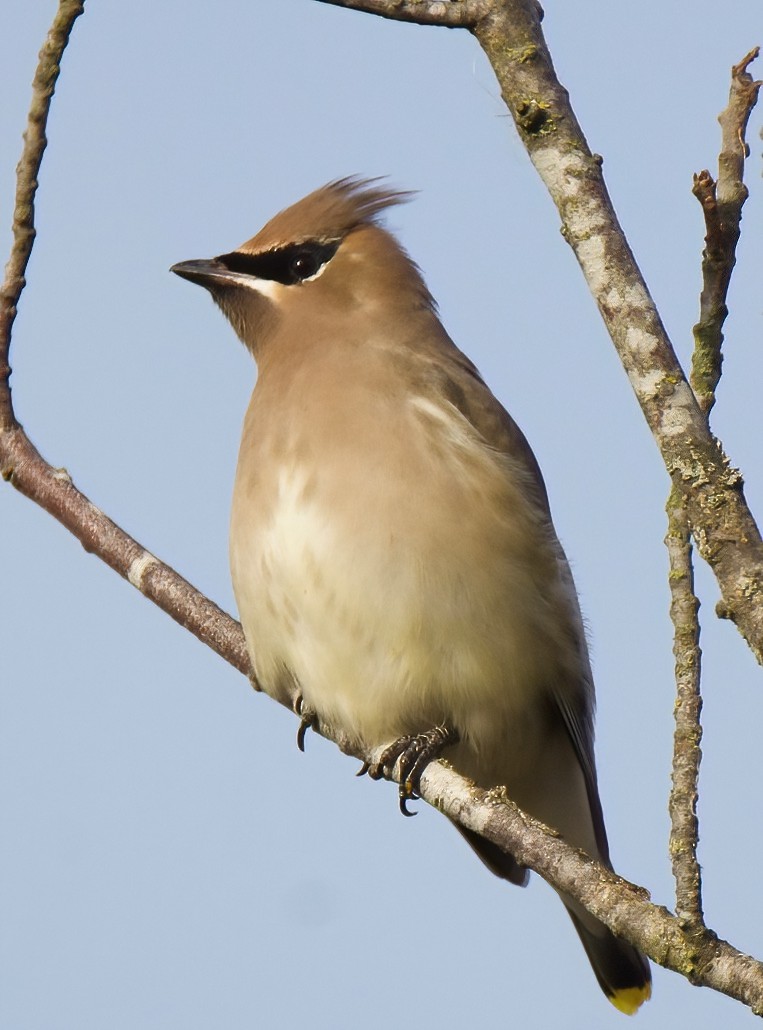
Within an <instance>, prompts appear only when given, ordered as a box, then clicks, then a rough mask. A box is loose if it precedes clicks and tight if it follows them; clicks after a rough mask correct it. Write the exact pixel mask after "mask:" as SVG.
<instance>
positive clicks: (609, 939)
mask: <svg viewBox="0 0 763 1030" xmlns="http://www.w3.org/2000/svg"><path fill="white" fill-rule="evenodd" d="M407 196H408V195H407V194H404V193H399V192H395V191H392V190H389V189H384V188H380V187H379V186H378V184H377V180H363V179H357V178H346V179H340V180H338V181H336V182H332V183H329V184H328V185H327V186H324V187H323V188H322V189H319V190H316V191H315V192H314V193H311V194H310V195H309V196H307V197H305V198H304V199H303V200H300V201H299V202H298V203H296V204H294V205H293V206H292V207H289V208H287V209H286V210H285V211H282V212H281V213H280V214H278V215H276V217H275V218H273V219H272V220H271V221H270V222H268V223H267V225H266V226H265V227H264V228H263V229H261V230H260V232H259V233H257V235H256V236H254V237H253V238H252V239H251V240H249V241H248V242H247V243H244V244H243V245H242V246H241V247H240V248H239V249H238V250H234V251H232V252H231V253H229V254H223V255H222V256H220V257H217V258H213V259H211V260H206V261H187V262H183V263H181V264H177V265H175V266H174V267H173V269H172V271H173V272H176V273H177V274H178V275H180V276H182V277H183V278H185V279H189V280H190V281H191V282H194V283H198V284H199V285H201V286H204V287H205V288H206V289H207V290H209V292H210V293H211V294H212V297H213V299H214V300H215V302H216V303H217V304H218V305H219V307H220V308H221V309H222V311H223V312H224V314H225V315H226V316H227V317H228V319H229V320H230V322H231V324H232V326H233V328H234V329H235V331H236V333H237V334H238V335H239V337H240V338H241V340H242V341H243V343H244V344H245V345H246V346H247V347H248V348H249V350H250V351H251V352H252V355H253V356H254V358H255V360H256V362H257V368H258V377H257V382H256V386H255V388H254V393H253V395H252V399H251V403H250V404H249V409H248V411H247V413H246V418H245V421H244V429H243V438H242V441H241V450H240V453H239V460H238V469H237V473H236V483H235V489H234V496H233V511H232V516H231V537H230V560H231V570H232V575H233V586H234V591H235V595H236V600H237V603H238V608H239V612H240V615H241V622H242V625H243V628H244V633H245V635H246V640H247V644H248V648H249V653H250V656H251V660H252V665H253V667H254V670H255V673H256V676H257V680H258V681H259V683H260V685H261V686H262V687H263V688H264V690H266V691H267V692H268V693H269V694H271V695H272V696H274V697H276V698H278V699H279V700H281V701H286V702H287V703H290V704H292V705H294V706H295V707H296V709H297V710H298V711H301V712H302V714H303V724H304V725H306V724H307V723H308V722H309V721H310V720H311V719H315V720H317V722H318V724H320V725H324V726H327V727H335V728H337V729H339V730H341V732H342V733H344V734H345V735H346V736H347V737H349V738H350V739H351V740H352V741H354V742H356V743H357V745H358V746H359V747H360V748H362V749H364V750H365V751H369V750H371V749H374V748H378V747H380V746H382V745H389V744H391V743H392V742H395V741H398V740H400V738H402V740H401V742H400V743H399V746H391V747H389V748H388V750H387V751H386V752H385V756H384V758H383V760H382V762H381V763H380V764H379V765H378V766H377V767H376V768H374V769H372V770H371V772H372V774H373V775H376V776H377V777H378V776H379V775H381V774H382V773H383V772H384V770H385V768H386V769H388V768H390V767H391V766H392V765H394V761H395V759H396V758H397V757H400V756H402V758H401V763H402V768H403V770H404V773H405V775H404V776H403V780H404V781H407V782H405V783H404V784H403V787H402V788H401V798H402V805H403V807H404V803H405V799H406V797H407V796H411V795H412V793H413V790H415V785H416V782H417V777H418V775H420V772H421V770H422V768H423V766H424V765H425V764H426V762H427V761H428V760H429V759H430V758H431V757H432V756H433V755H435V754H437V753H439V751H440V750H444V755H445V757H447V759H448V761H449V762H450V763H451V764H452V765H453V767H454V768H455V769H457V770H458V771H459V772H460V773H463V774H464V775H465V776H468V777H470V778H471V779H472V780H474V781H475V783H477V784H478V785H479V786H480V787H483V788H486V789H487V788H491V787H494V786H496V785H504V786H505V787H506V789H507V791H508V794H509V796H510V797H511V798H512V800H514V801H516V803H517V804H518V805H520V807H521V808H523V809H524V810H525V811H527V812H529V813H530V814H531V815H533V816H535V817H536V818H538V819H540V820H542V821H543V822H544V823H546V824H548V825H549V826H551V827H553V828H555V829H556V830H558V831H559V832H560V833H561V834H562V836H563V837H564V838H565V839H566V840H567V841H568V842H569V843H570V844H572V845H574V846H575V847H578V848H582V849H583V850H584V851H586V852H588V854H589V855H592V856H594V857H595V858H597V859H598V860H599V861H601V862H603V863H604V864H605V865H607V866H609V865H610V861H609V850H608V846H607V836H606V832H605V829H604V821H603V818H602V811H601V803H600V801H599V794H598V789H597V785H596V770H595V766H594V753H593V709H594V688H593V679H592V674H591V667H590V664H589V659H588V651H587V646H586V640H585V634H584V630H583V623H582V619H581V615H580V609H579V606H578V600H577V595H576V592H575V587H574V584H573V581H572V575H571V573H570V569H569V566H568V564H567V561H566V558H565V556H564V552H563V551H562V547H561V545H560V543H559V541H558V540H557V537H556V534H555V532H554V527H553V525H552V522H551V513H550V510H549V504H548V498H547V495H546V489H545V486H544V483H543V479H542V477H541V473H540V469H539V468H538V464H537V462H536V460H535V457H534V455H533V453H532V451H531V450H530V447H529V445H528V443H527V441H526V440H525V438H524V436H523V435H522V433H521V431H520V429H519V428H518V427H517V425H516V424H515V423H514V421H513V420H512V419H511V417H510V416H509V415H508V414H507V412H506V411H505V410H504V409H503V407H502V406H501V405H500V404H499V402H498V401H497V400H496V399H495V397H494V396H493V394H492V393H491V392H490V390H489V389H488V387H487V386H486V385H485V383H484V382H483V380H482V378H481V376H480V374H479V372H478V371H477V369H476V368H475V366H474V365H473V364H472V363H471V361H470V360H469V359H468V358H467V357H465V355H464V354H462V353H461V351H460V350H458V348H457V347H456V346H455V344H454V343H453V342H452V341H451V339H450V338H449V337H448V335H447V333H446V332H445V330H444V328H443V327H442V325H441V323H440V321H439V319H438V317H437V312H436V308H435V304H434V301H433V299H432V297H431V295H430V293H429V291H428V290H427V287H426V286H425V284H424V281H423V279H422V277H421V274H420V272H419V270H418V268H417V267H416V265H415V264H414V263H413V262H412V261H411V259H410V258H409V257H408V255H407V254H406V253H405V251H404V250H403V248H402V247H401V246H400V244H399V243H398V242H397V240H395V239H394V237H393V236H392V235H391V234H390V233H389V232H387V231H386V230H385V229H383V228H382V227H381V226H380V224H379V221H378V219H379V215H380V213H381V212H382V211H384V210H385V209H386V208H388V207H390V206H392V205H395V204H398V203H401V202H403V201H404V200H406V199H407ZM411 737H413V742H411V739H410V738H411ZM461 833H462V834H463V835H464V836H465V837H466V839H467V840H468V841H469V843H470V844H471V846H472V847H473V848H474V850H475V851H476V852H477V854H478V855H479V856H480V857H481V858H482V860H483V861H484V862H485V864H486V865H487V866H488V867H489V868H490V869H491V870H492V871H493V872H494V873H495V874H496V875H497V876H500V877H503V878H504V879H506V880H509V881H511V882H512V883H516V884H524V883H526V881H527V871H526V870H525V869H524V868H523V867H521V866H520V865H519V864H518V863H517V862H516V861H515V860H514V859H513V858H511V856H509V855H506V854H504V853H503V852H502V851H500V850H499V849H498V848H497V847H495V846H494V845H493V844H491V843H489V842H488V841H486V840H483V839H482V838H480V837H478V836H477V835H476V834H472V833H471V832H470V831H468V830H464V829H461ZM562 901H563V902H564V904H565V905H566V907H567V910H568V911H569V914H570V916H571V917H572V921H573V923H574V925H575V929H576V930H577V932H578V934H579V935H580V938H581V940H582V942H583V946H584V948H585V950H586V953H587V955H588V958H589V960H590V962H591V965H592V966H593V970H594V972H595V974H596V977H597V979H598V981H599V984H600V985H601V987H602V989H603V991H604V993H605V994H606V996H607V997H608V998H609V999H610V1001H611V1002H612V1003H613V1004H614V1005H615V1006H616V1007H617V1008H618V1009H620V1010H621V1011H623V1012H626V1013H632V1012H635V1011H636V1009H637V1008H638V1007H639V1005H640V1004H641V1003H642V1002H643V1001H645V1000H646V999H647V998H648V997H649V995H650V992H651V981H650V973H649V966H648V964H647V962H646V960H645V959H644V957H643V956H642V955H641V954H640V953H639V952H638V951H636V949H635V948H633V947H631V945H630V944H626V943H625V942H624V941H622V940H620V939H619V938H617V937H615V936H614V935H613V934H612V933H611V932H610V931H609V930H608V929H607V928H606V927H605V926H604V925H603V924H602V923H600V922H598V921H597V920H596V919H594V918H593V916H591V915H589V914H588V913H587V912H586V911H585V910H584V909H583V908H582V907H581V906H580V905H578V904H577V903H576V902H574V901H573V900H572V899H570V898H568V897H565V896H562Z"/></svg>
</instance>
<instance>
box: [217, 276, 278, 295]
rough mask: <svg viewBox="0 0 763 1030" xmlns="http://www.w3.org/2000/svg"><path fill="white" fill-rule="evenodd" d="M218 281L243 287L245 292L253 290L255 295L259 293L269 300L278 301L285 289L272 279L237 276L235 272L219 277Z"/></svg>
mask: <svg viewBox="0 0 763 1030" xmlns="http://www.w3.org/2000/svg"><path fill="white" fill-rule="evenodd" d="M220 279H221V280H222V281H223V282H226V283H234V284H235V285H236V286H243V287H244V289H245V290H254V291H255V293H261V294H262V296H263V297H268V298H269V299H270V300H278V299H279V298H280V297H281V296H283V290H285V289H287V287H285V286H284V285H283V283H278V282H276V281H275V280H274V279H258V278H257V277H256V276H254V275H238V274H236V273H235V272H228V273H226V274H225V275H224V276H222V275H221V276H220Z"/></svg>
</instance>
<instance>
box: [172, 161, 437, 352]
mask: <svg viewBox="0 0 763 1030" xmlns="http://www.w3.org/2000/svg"><path fill="white" fill-rule="evenodd" d="M409 197H410V194H409V193H405V192H400V191H396V190H392V189H389V188H385V187H383V186H381V185H379V180H376V179H359V178H354V177H352V178H345V179H338V180H336V181H334V182H330V183H328V184H327V185H326V186H323V187H321V188H320V189H318V190H316V191H315V192H313V193H310V194H309V195H308V196H306V197H304V198H303V199H302V200H299V201H297V203H296V204H293V205H292V206H291V207H288V208H286V209H285V210H284V211H281V212H280V213H279V214H277V215H276V216H275V217H274V218H272V219H271V220H270V221H269V222H268V223H267V224H266V225H265V226H264V227H263V228H262V229H260V231H259V232H258V233H257V234H256V235H255V236H253V237H252V238H251V239H250V240H248V241H247V242H246V243H244V244H242V245H241V246H240V247H238V248H237V249H236V250H233V251H231V252H230V253H227V254H221V255H220V256H219V257H215V258H211V259H206V260H201V261H182V262H180V263H179V264H176V265H173V266H172V269H171V271H173V272H175V273H176V274H177V275H179V276H181V277H182V278H184V279H188V280H189V281H190V282H193V283H198V284H199V285H200V286H203V287H204V288H205V289H207V290H209V292H210V293H211V294H212V297H213V298H214V300H215V302H216V303H217V304H218V305H219V307H220V308H221V309H222V311H223V312H224V314H225V315H226V317H227V318H228V319H229V321H230V323H231V325H232V326H233V328H234V329H235V331H236V333H237V334H238V336H239V337H240V338H241V340H242V341H243V342H244V344H245V345H246V346H247V347H248V348H249V349H250V350H251V351H252V353H253V354H254V356H255V358H258V359H259V357H260V356H261V355H262V354H263V352H264V350H265V348H267V346H268V344H269V342H270V340H271V339H274V338H275V337H278V338H279V341H280V343H279V346H280V345H281V344H283V341H284V340H286V341H287V342H288V340H289V338H290V333H292V334H297V335H300V336H303V335H304V334H305V333H311V334H315V333H320V332H323V331H325V332H329V333H334V334H340V335H341V336H342V337H343V338H345V339H353V331H355V332H356V335H357V336H360V335H361V334H362V332H363V329H362V326H363V325H364V324H366V320H367V319H368V318H369V317H370V318H371V319H373V320H375V324H376V325H377V327H378V328H380V329H381V328H383V326H384V323H385V322H387V320H389V319H392V318H394V317H396V315H397V316H399V315H402V316H403V317H405V312H406V311H409V310H411V309H415V308H419V309H421V308H427V309H431V308H432V303H433V302H432V298H431V296H430V294H429V292H428V290H427V288H426V286H425V285H424V282H423V280H422V278H421V275H420V273H419V271H418V269H417V267H416V265H415V264H414V263H413V262H412V261H411V259H410V258H409V257H408V255H407V254H406V253H405V251H404V250H403V248H402V247H401V246H400V244H399V243H398V242H397V240H396V239H395V238H394V237H393V236H392V235H391V234H390V233H389V232H387V231H386V230H385V229H383V228H382V227H381V226H380V225H379V224H378V217H379V215H380V213H381V212H382V211H384V210H385V209H386V208H388V207H392V206H394V205H396V204H400V203H404V202H405V201H406V200H408V199H409Z"/></svg>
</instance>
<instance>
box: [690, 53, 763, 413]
mask: <svg viewBox="0 0 763 1030" xmlns="http://www.w3.org/2000/svg"><path fill="white" fill-rule="evenodd" d="M759 53H760V47H755V48H754V49H753V50H751V51H750V52H749V54H747V55H746V56H745V57H743V58H742V60H741V61H740V62H739V64H736V65H734V67H733V68H732V69H731V90H730V93H729V102H728V106H727V107H726V108H725V109H724V110H723V111H722V112H721V114H720V115H719V116H718V121H719V122H720V125H721V136H722V143H721V153H720V157H719V158H718V181H717V183H716V182H715V181H714V180H713V177H712V175H711V174H710V172H709V171H707V170H705V171H702V172H700V173H699V174H698V175H695V176H694V186H693V189H692V192H693V193H694V196H695V197H696V198H697V200H698V201H699V202H700V204H701V205H702V211H703V213H704V216H705V228H706V236H705V250H704V252H703V254H702V293H701V295H700V309H699V321H698V322H697V324H696V325H695V326H694V354H693V355H692V363H691V364H692V371H691V384H692V387H693V388H694V393H695V394H696V396H697V400H698V402H699V405H700V408H701V409H702V411H704V412H705V414H708V413H709V412H710V410H711V408H712V407H713V405H714V404H715V390H716V387H717V386H718V382H719V380H720V378H721V364H722V361H723V355H722V351H721V348H722V345H723V323H724V322H725V321H726V316H727V315H728V308H727V307H726V297H727V294H728V289H729V283H730V282H731V273H732V271H733V269H734V264H735V263H736V245H737V242H738V240H739V232H740V223H741V220H742V207H743V206H744V202H745V200H747V192H748V191H747V187H746V186H745V185H744V162H745V158H746V157H747V156H748V154H749V147H748V146H747V143H746V142H745V134H746V132H747V123H748V121H749V119H750V113H751V112H752V109H753V108H754V107H755V103H756V101H757V99H758V93H759V91H760V87H761V85H763V83H761V82H760V81H757V82H756V81H754V80H753V78H752V76H751V75H750V74H749V72H748V71H747V69H748V68H749V66H750V64H752V62H753V61H754V60H755V58H756V57H757V56H758V54H759Z"/></svg>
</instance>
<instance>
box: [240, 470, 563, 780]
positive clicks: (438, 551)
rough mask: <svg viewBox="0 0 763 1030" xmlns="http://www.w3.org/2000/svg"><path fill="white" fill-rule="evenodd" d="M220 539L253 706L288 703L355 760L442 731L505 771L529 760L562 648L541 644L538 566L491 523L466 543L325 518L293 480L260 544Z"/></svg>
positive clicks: (417, 525) (457, 530)
mask: <svg viewBox="0 0 763 1030" xmlns="http://www.w3.org/2000/svg"><path fill="white" fill-rule="evenodd" d="M379 504H383V505H384V510H381V511H380V510H379V507H378V506H379ZM236 517H237V514H236V506H235V504H234V515H233V520H234V524H235V522H236ZM467 521H468V520H467ZM483 523H484V520H483ZM491 527H492V528H491ZM232 539H233V540H234V541H235V543H234V544H233V545H232V548H231V564H232V572H233V582H234V589H235V592H236V598H237V601H238V606H239V611H240V614H241V620H242V624H243V627H244V631H245V633H246V637H247V640H248V642H249V647H250V652H251V654H252V660H253V664H254V667H255V670H256V673H257V676H258V679H259V680H260V682H261V683H262V685H263V687H264V688H265V689H266V690H267V691H268V692H269V693H272V694H274V695H276V696H279V697H280V699H281V700H286V697H285V695H288V694H289V693H291V692H294V691H297V690H298V691H299V692H300V693H301V694H302V696H303V698H304V701H305V703H306V704H307V705H308V706H309V707H310V708H312V709H314V710H315V711H316V712H317V713H318V716H319V718H320V720H321V721H322V722H324V723H325V724H328V725H329V726H332V727H334V728H335V729H339V730H341V731H342V732H343V733H344V734H345V735H347V736H348V737H349V738H350V739H351V740H353V741H357V742H358V743H359V744H361V745H365V746H368V747H374V746H377V745H379V744H382V743H385V742H388V741H390V740H392V739H395V738H396V737H398V736H400V735H401V734H404V733H411V732H418V731H421V730H424V729H427V728H429V727H431V726H432V725H434V724H437V723H445V724H447V725H449V726H452V727H453V728H455V729H457V730H458V731H459V733H460V734H461V737H462V740H463V741H464V743H465V746H466V747H467V748H469V747H471V748H472V749H475V750H477V751H480V750H485V751H490V750H494V749H495V747H496V746H500V747H501V750H503V748H504V746H506V747H509V748H514V749H515V751H516V757H517V760H520V758H521V753H522V751H523V749H525V747H526V748H529V749H532V746H533V745H532V743H531V741H530V739H529V737H530V736H534V732H533V729H532V727H535V726H536V724H537V721H538V716H537V709H538V707H539V705H538V699H539V695H540V693H541V691H543V690H545V689H546V688H547V686H548V684H549V682H550V681H551V679H552V678H553V677H554V675H555V669H556V668H557V666H558V663H559V653H558V652H559V649H560V647H561V648H562V649H563V648H564V646H566V645H565V644H564V642H563V641H556V640H554V639H551V638H550V637H549V626H553V620H549V619H548V617H547V614H548V613H547V609H548V606H549V603H550V602H553V597H549V596H544V594H548V593H551V594H553V589H552V588H551V587H553V584H552V585H551V586H549V584H548V583H546V582H545V580H546V579H547V578H548V575H547V572H546V571H544V570H547V568H548V565H549V562H548V561H547V560H545V559H547V556H545V555H544V556H541V557H543V558H544V560H540V558H538V560H537V561H536V560H535V559H534V556H533V555H532V554H528V538H527V535H526V534H525V535H524V536H523V538H522V546H521V547H520V546H519V544H518V543H517V542H515V540H514V538H513V536H512V534H511V533H510V532H503V531H502V527H501V524H500V522H495V520H493V522H492V523H491V522H490V520H487V529H486V526H485V524H483V525H482V527H481V531H480V533H478V534H475V533H473V532H470V531H469V525H468V524H466V525H464V524H463V522H462V523H461V524H459V523H458V521H457V520H453V519H450V520H444V519H427V518H426V517H425V516H424V515H423V514H422V513H419V515H417V513H416V511H414V510H407V511H406V510H401V506H400V505H399V504H395V503H386V502H382V501H380V500H379V499H378V498H377V500H376V503H375V504H374V505H372V506H371V507H369V506H368V505H367V504H364V503H363V502H362V501H360V500H359V501H358V503H357V505H356V506H354V507H353V508H352V509H351V510H345V511H341V510H340V511H337V509H336V505H335V504H333V503H331V500H330V499H328V500H327V502H326V503H323V502H322V499H321V497H320V495H317V496H316V495H315V492H314V491H312V492H311V491H310V490H309V489H308V488H307V483H306V479H305V477H300V476H299V475H298V474H294V475H292V476H290V477H286V478H284V477H282V478H281V481H280V484H279V488H278V491H277V500H276V502H275V503H274V505H273V506H272V510H271V512H270V515H269V517H268V518H267V519H266V520H265V524H264V525H263V526H262V527H261V528H260V530H259V531H258V532H257V533H256V534H253V533H252V534H247V533H246V532H241V531H240V529H239V530H237V531H236V532H235V533H233V534H232ZM530 539H531V538H530ZM551 637H553V633H552V634H551ZM507 736H508V737H509V738H514V739H513V740H512V739H509V740H507Z"/></svg>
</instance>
